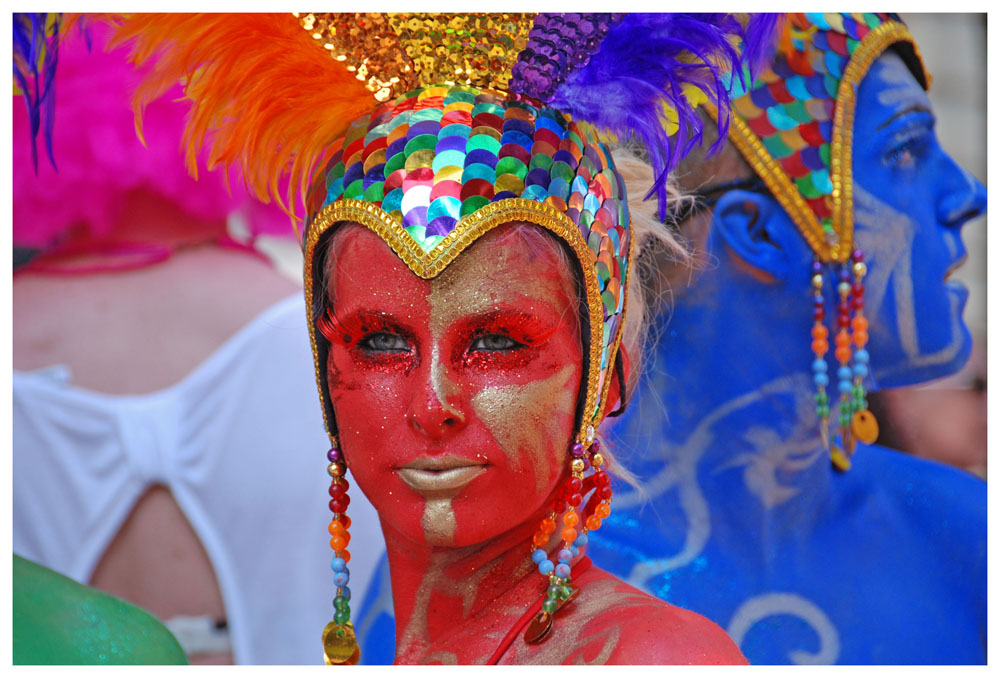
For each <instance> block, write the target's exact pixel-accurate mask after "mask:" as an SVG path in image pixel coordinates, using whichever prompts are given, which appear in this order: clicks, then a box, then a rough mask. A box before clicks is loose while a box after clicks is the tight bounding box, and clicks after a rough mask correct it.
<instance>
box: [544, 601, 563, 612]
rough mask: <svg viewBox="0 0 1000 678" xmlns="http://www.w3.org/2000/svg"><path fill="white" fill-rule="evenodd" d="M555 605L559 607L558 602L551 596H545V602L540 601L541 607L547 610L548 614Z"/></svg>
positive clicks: (554, 609)
mask: <svg viewBox="0 0 1000 678" xmlns="http://www.w3.org/2000/svg"><path fill="white" fill-rule="evenodd" d="M557 607H559V603H558V602H557V601H556V600H554V599H552V598H546V599H545V602H544V603H542V609H543V610H545V611H546V612H548V613H549V614H552V613H553V612H555V611H556V608H557Z"/></svg>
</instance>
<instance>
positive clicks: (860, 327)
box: [851, 315, 868, 332]
mask: <svg viewBox="0 0 1000 678" xmlns="http://www.w3.org/2000/svg"><path fill="white" fill-rule="evenodd" d="M851 327H853V328H854V331H855V332H865V331H867V330H868V319H867V318H865V317H864V316H863V315H856V316H854V320H852V321H851Z"/></svg>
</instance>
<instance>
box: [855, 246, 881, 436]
mask: <svg viewBox="0 0 1000 678" xmlns="http://www.w3.org/2000/svg"><path fill="white" fill-rule="evenodd" d="M852 259H853V260H854V264H853V266H852V271H853V273H854V285H853V286H852V287H851V308H852V310H853V311H854V317H853V318H852V319H851V329H852V330H854V334H853V336H852V341H853V343H854V347H855V348H854V356H853V358H854V360H853V368H852V372H853V377H854V386H853V388H852V390H851V435H852V442H851V448H850V451H851V453H853V452H854V440H860V441H861V442H863V443H866V444H871V443H874V442H875V440H876V439H877V438H878V421H877V420H876V419H875V415H874V414H872V413H871V411H870V410H869V409H868V401H867V400H866V396H867V393H866V392H865V387H864V383H863V382H864V379H865V377H866V376H868V351H867V350H866V349H865V346H867V344H868V319H867V318H865V298H864V294H865V286H864V284H863V282H862V281H863V279H864V277H865V274H866V273H867V272H868V267H867V266H866V265H865V262H864V255H863V254H862V253H861V250H855V251H854V255H853V256H852Z"/></svg>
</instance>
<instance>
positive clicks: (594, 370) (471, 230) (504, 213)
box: [303, 198, 635, 440]
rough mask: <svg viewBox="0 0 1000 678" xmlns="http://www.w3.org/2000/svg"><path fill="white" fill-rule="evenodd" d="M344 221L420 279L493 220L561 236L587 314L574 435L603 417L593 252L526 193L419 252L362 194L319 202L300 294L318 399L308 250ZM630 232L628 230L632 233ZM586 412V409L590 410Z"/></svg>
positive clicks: (565, 220)
mask: <svg viewBox="0 0 1000 678" xmlns="http://www.w3.org/2000/svg"><path fill="white" fill-rule="evenodd" d="M346 221H352V222H356V223H359V224H361V225H363V226H366V227H367V228H369V229H371V230H372V231H374V232H375V234H376V235H378V236H379V237H380V238H381V239H382V240H383V241H385V242H386V244H388V245H389V247H391V248H392V250H393V251H394V252H395V253H396V255H397V256H398V257H399V258H400V259H402V260H403V262H404V263H405V264H406V265H407V267H409V269H410V270H411V271H413V273H414V274H416V275H418V276H420V277H421V278H424V279H431V278H434V277H435V276H437V275H439V274H440V273H441V271H443V270H444V269H445V268H446V267H447V266H448V265H449V264H450V263H451V262H452V261H454V260H455V258H456V257H457V256H458V255H459V254H461V253H462V252H463V251H464V250H465V249H466V248H468V247H469V246H470V245H471V244H472V243H474V242H475V241H476V240H478V239H479V238H480V237H482V236H483V235H485V234H486V233H488V232H489V231H491V230H493V229H494V228H496V227H498V226H502V225H504V224H509V223H511V222H514V221H527V222H530V223H533V224H537V225H538V226H541V227H542V228H545V229H547V230H549V231H551V232H552V233H554V234H556V235H557V236H559V237H560V238H562V239H563V240H564V241H565V242H566V243H567V244H569V246H570V248H572V250H573V252H574V254H576V258H577V260H578V261H579V262H580V268H581V269H582V271H583V278H584V286H585V288H586V294H587V308H588V310H589V315H590V336H591V341H590V364H589V370H588V372H587V393H586V397H585V399H584V409H583V413H584V415H583V420H582V421H581V423H580V431H578V432H577V436H576V438H577V439H578V440H579V439H580V436H581V435H582V431H584V430H586V428H587V426H593V427H594V428H597V426H598V425H599V424H600V423H601V420H602V419H603V418H604V413H603V407H602V408H600V410H598V405H599V404H600V403H603V402H604V398H605V397H607V392H608V389H609V388H610V381H611V380H610V378H606V379H605V382H606V383H605V385H604V388H603V393H598V382H599V380H600V370H601V350H602V346H601V343H602V341H601V338H602V337H603V336H604V305H603V302H602V300H601V295H600V288H599V286H598V280H597V272H596V271H595V269H594V263H593V260H594V254H593V251H592V250H591V249H590V247H589V246H588V245H587V243H586V241H585V240H584V239H583V236H582V235H581V233H580V230H579V228H578V227H577V225H576V224H574V223H573V221H572V220H571V219H570V218H569V217H568V216H566V215H565V214H564V213H562V212H560V211H558V210H557V209H555V208H554V207H552V206H551V205H548V204H546V203H541V202H537V201H535V200H529V199H527V198H507V199H505V200H500V201H498V202H494V203H490V204H488V205H484V206H482V207H481V208H479V209H478V210H476V211H475V212H473V213H472V214H470V215H468V216H465V217H463V218H462V219H460V220H459V222H458V224H457V225H456V226H455V229H454V230H452V231H451V233H449V234H448V235H447V236H445V237H444V239H443V240H442V241H441V242H439V243H438V244H437V245H436V246H435V247H434V249H432V250H431V251H430V252H425V251H424V250H423V249H421V248H420V246H419V245H418V244H417V243H416V242H415V241H414V240H413V238H412V237H411V236H410V234H409V233H407V232H406V230H405V229H404V228H403V227H402V226H401V225H400V223H399V222H398V221H397V220H396V219H394V218H393V217H392V216H391V215H390V214H389V213H387V212H386V211H385V210H383V209H382V208H381V207H378V206H376V205H374V204H372V203H368V202H364V201H362V200H351V199H345V200H338V201H337V202H334V203H331V204H330V205H327V206H326V207H325V208H323V209H322V210H321V211H320V212H319V213H318V214H317V215H316V218H315V219H314V220H313V222H312V224H311V225H310V227H309V233H308V235H307V236H306V243H305V245H306V246H305V266H304V269H305V270H304V275H303V277H304V284H305V296H306V322H307V324H308V327H309V343H310V345H311V347H312V352H313V362H314V364H315V368H316V386H317V389H318V390H319V396H320V402H323V382H322V375H321V369H322V366H321V365H320V364H319V350H318V347H317V345H316V327H315V323H314V322H313V318H312V308H313V284H314V281H313V273H312V271H313V256H314V254H315V249H316V245H317V243H318V242H319V239H320V237H321V236H322V235H323V234H324V233H325V232H326V231H327V230H329V229H330V228H332V227H333V226H335V225H337V224H339V223H343V222H346ZM633 235H634V234H630V236H633ZM634 247H635V243H634V242H630V244H629V271H630V275H631V266H632V257H633V254H634ZM624 294H625V300H624V302H623V307H622V320H621V322H620V323H619V327H618V332H617V335H618V336H617V337H616V339H615V342H614V344H613V347H612V349H611V350H610V351H609V353H608V361H609V362H608V366H609V370H610V369H613V361H614V359H615V355H616V353H617V350H618V344H619V342H620V341H621V334H622V328H623V326H624V313H625V308H626V307H625V304H627V303H628V287H627V286H626V289H625V290H624ZM591 413H592V414H591ZM323 423H324V425H325V426H326V430H327V434H329V435H331V437H332V434H331V430H330V422H329V421H328V420H327V413H326V408H325V407H324V408H323Z"/></svg>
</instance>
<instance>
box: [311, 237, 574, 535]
mask: <svg viewBox="0 0 1000 678" xmlns="http://www.w3.org/2000/svg"><path fill="white" fill-rule="evenodd" d="M342 228H345V229H347V230H346V231H344V232H342V233H338V234H337V235H336V236H335V242H334V243H333V247H334V252H335V257H334V258H332V261H333V262H335V263H333V264H332V270H331V271H328V274H329V277H328V280H329V281H330V283H329V288H328V293H329V298H330V299H331V300H332V301H331V306H330V309H329V311H330V316H331V317H332V327H333V331H332V332H331V335H332V340H331V347H330V354H329V359H328V362H327V374H328V383H329V387H330V397H331V400H332V401H333V407H334V412H335V414H336V418H337V425H338V427H339V435H340V441H341V446H342V448H343V451H344V454H345V455H346V456H347V458H348V461H349V463H350V466H351V471H352V473H353V474H354V477H355V478H356V479H357V483H358V485H359V486H360V487H361V490H362V491H363V492H364V493H365V495H366V496H367V497H368V499H369V500H370V501H371V502H372V504H373V505H374V506H375V509H376V510H377V511H378V512H379V515H380V518H381V520H382V521H383V523H384V524H385V523H388V524H389V525H391V526H392V527H393V528H394V529H395V530H396V531H398V532H400V533H401V534H403V535H405V536H407V537H409V538H412V539H413V540H415V541H417V542H424V543H430V544H433V545H455V546H465V545H469V544H475V543H479V542H482V541H484V540H487V539H490V538H492V537H495V536H497V535H499V534H501V533H503V532H506V531H508V530H510V529H512V528H515V527H518V526H520V525H522V524H524V523H526V522H527V521H528V520H530V519H532V518H533V517H537V514H538V512H539V510H540V508H541V506H542V505H543V504H544V503H545V502H546V501H547V499H548V498H549V497H550V495H551V494H552V492H553V490H554V489H555V487H556V485H557V484H558V482H559V481H560V479H561V478H562V476H563V474H564V472H565V469H566V467H567V464H566V457H567V454H568V448H569V446H570V444H571V442H572V440H571V439H572V435H573V423H574V414H575V410H576V403H577V397H578V393H579V390H580V379H581V376H582V372H583V369H582V364H583V349H582V345H581V338H580V324H579V323H580V321H579V311H578V302H577V296H576V290H575V284H574V280H573V277H572V275H571V271H570V270H569V269H568V266H567V264H566V263H565V262H564V261H563V260H562V259H560V257H558V256H557V253H556V251H555V248H554V247H553V246H552V243H551V242H548V241H546V240H545V238H546V237H547V236H545V235H541V229H538V231H536V232H530V233H528V234H522V233H519V232H518V231H517V230H516V227H514V226H510V225H508V226H503V227H501V228H498V229H495V230H494V231H492V232H490V233H488V234H487V235H485V236H483V237H482V238H480V239H479V241H477V242H476V243H475V244H473V245H472V246H471V247H470V248H469V249H468V250H466V251H465V252H463V253H462V254H461V255H459V256H458V258H457V259H455V261H454V262H452V264H451V265H450V266H449V267H448V268H447V269H446V270H445V271H444V272H443V273H441V274H440V275H439V276H438V277H436V278H434V279H433V280H423V279H421V278H419V277H417V276H416V275H414V274H413V273H412V272H411V271H410V270H409V269H408V268H407V267H406V265H405V264H404V263H403V262H402V261H400V259H399V258H398V257H397V256H396V255H395V254H394V253H393V252H392V250H391V249H390V248H389V246H388V245H386V244H385V243H384V242H383V241H382V240H381V239H380V238H379V237H378V236H377V235H375V234H374V233H372V232H371V231H369V230H368V229H366V228H364V227H361V226H357V225H347V226H344V227H342ZM522 228H523V227H522ZM533 228H537V227H533ZM524 235H529V236H531V237H530V238H528V239H526V238H525V237H524ZM529 241H531V242H530V243H529ZM535 241H539V242H540V243H541V245H542V246H541V247H539V242H535ZM533 526H534V525H533V523H532V527H533Z"/></svg>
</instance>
